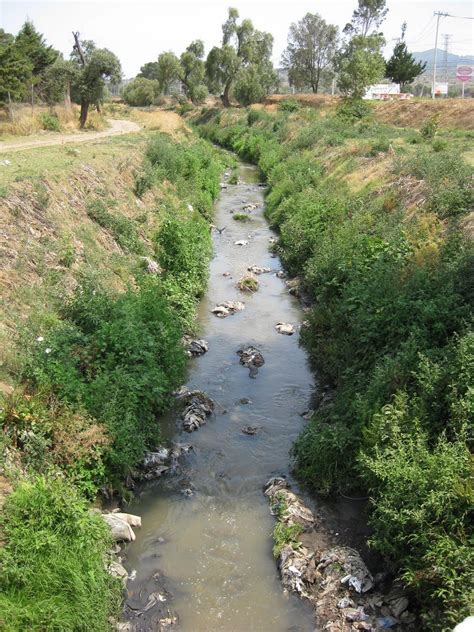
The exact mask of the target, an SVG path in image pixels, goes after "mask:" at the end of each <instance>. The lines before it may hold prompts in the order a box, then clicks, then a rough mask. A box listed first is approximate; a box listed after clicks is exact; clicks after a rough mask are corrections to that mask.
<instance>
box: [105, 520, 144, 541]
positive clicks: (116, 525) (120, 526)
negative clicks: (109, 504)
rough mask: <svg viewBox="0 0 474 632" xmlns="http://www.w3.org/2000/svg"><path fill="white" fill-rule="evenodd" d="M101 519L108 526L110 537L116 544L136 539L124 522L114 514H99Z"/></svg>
mask: <svg viewBox="0 0 474 632" xmlns="http://www.w3.org/2000/svg"><path fill="white" fill-rule="evenodd" d="M100 515H101V517H102V519H103V520H104V521H105V522H106V523H107V524H108V525H109V527H110V530H111V531H112V537H113V539H114V540H115V541H116V542H134V541H135V539H136V536H135V534H134V533H133V530H132V528H131V526H130V525H129V524H128V522H125V520H122V519H121V518H118V517H117V515H116V514H113V513H104V514H100Z"/></svg>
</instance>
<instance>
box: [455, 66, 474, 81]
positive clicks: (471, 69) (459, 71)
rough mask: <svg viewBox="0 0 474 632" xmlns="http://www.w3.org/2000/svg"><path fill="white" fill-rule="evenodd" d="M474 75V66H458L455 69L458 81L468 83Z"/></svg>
mask: <svg viewBox="0 0 474 632" xmlns="http://www.w3.org/2000/svg"><path fill="white" fill-rule="evenodd" d="M473 75H474V66H458V67H457V68H456V79H457V80H458V81H462V82H466V81H470V80H471V79H472V78H473Z"/></svg>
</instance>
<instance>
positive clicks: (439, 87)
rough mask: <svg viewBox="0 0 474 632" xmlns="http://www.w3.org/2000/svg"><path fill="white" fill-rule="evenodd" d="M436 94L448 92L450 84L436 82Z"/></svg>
mask: <svg viewBox="0 0 474 632" xmlns="http://www.w3.org/2000/svg"><path fill="white" fill-rule="evenodd" d="M435 94H448V84H447V83H435Z"/></svg>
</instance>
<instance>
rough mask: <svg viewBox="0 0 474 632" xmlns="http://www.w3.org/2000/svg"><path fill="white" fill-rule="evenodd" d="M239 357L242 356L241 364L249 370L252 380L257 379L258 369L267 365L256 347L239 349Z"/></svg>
mask: <svg viewBox="0 0 474 632" xmlns="http://www.w3.org/2000/svg"><path fill="white" fill-rule="evenodd" d="M237 355H239V356H240V364H242V365H243V366H245V367H247V368H248V369H249V375H250V377H252V378H255V377H256V375H257V373H258V369H259V368H260V367H262V366H263V365H264V364H265V359H264V357H263V355H262V354H261V353H260V351H259V350H258V349H257V348H256V347H252V345H250V346H249V347H246V348H244V349H239V350H238V351H237Z"/></svg>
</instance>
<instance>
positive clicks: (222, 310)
mask: <svg viewBox="0 0 474 632" xmlns="http://www.w3.org/2000/svg"><path fill="white" fill-rule="evenodd" d="M243 309H245V303H242V302H241V301H224V302H223V303H219V305H216V306H215V307H214V308H213V309H211V313H212V314H215V315H216V316H217V317H218V318H227V316H232V315H233V314H235V313H236V312H241V311H242V310H243Z"/></svg>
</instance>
